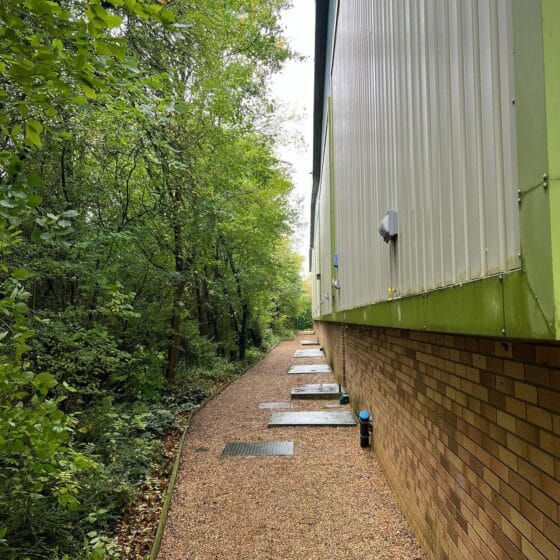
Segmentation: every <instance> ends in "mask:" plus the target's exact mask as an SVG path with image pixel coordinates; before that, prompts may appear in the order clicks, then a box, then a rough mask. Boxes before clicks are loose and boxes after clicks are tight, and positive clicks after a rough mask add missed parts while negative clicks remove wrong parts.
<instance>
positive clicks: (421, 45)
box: [314, 0, 520, 314]
mask: <svg viewBox="0 0 560 560" xmlns="http://www.w3.org/2000/svg"><path fill="white" fill-rule="evenodd" d="M338 10H339V13H338V23H337V30H336V42H335V52H334V59H333V67H332V82H331V83H332V86H331V87H332V92H331V94H332V99H333V114H332V118H333V120H332V126H333V149H334V184H333V185H331V188H334V207H335V232H334V234H335V240H336V247H335V250H336V251H337V253H338V254H339V259H340V267H339V271H338V272H339V281H340V285H341V289H340V292H339V294H338V302H337V309H338V310H342V309H349V308H353V307H357V306H359V305H364V304H368V303H372V302H377V301H382V300H386V299H387V298H388V297H390V296H402V295H407V294H412V293H419V292H423V291H427V290H430V289H434V288H438V287H443V286H447V285H453V284H459V283H462V282H466V281H470V280H473V279H477V278H481V277H484V276H487V275H489V274H493V273H497V272H500V271H507V270H511V269H514V268H517V267H518V266H519V258H518V254H519V251H520V249H519V225H518V208H517V201H516V192H517V177H516V169H517V162H516V146H515V129H514V127H515V105H514V93H513V61H512V56H513V53H512V50H513V48H512V32H511V28H512V26H511V2H510V1H509V0H341V1H340V3H339V8H338ZM324 154H325V156H326V158H327V159H328V149H327V150H325V151H324ZM327 163H328V162H327ZM323 164H324V165H323V167H322V177H321V194H320V198H319V199H318V206H319V210H318V213H317V216H318V217H319V220H318V221H319V222H320V225H319V226H318V227H319V232H316V233H319V235H316V237H315V239H316V243H315V253H317V252H320V253H321V259H320V263H319V262H318V261H317V262H316V265H319V266H320V273H321V277H323V275H325V282H323V281H322V282H321V292H320V295H321V298H323V297H324V293H325V291H326V289H327V288H326V275H327V274H328V275H329V279H328V281H329V284H330V270H331V268H330V266H331V255H330V231H327V228H328V221H329V220H328V214H327V210H328V211H329V212H330V208H329V196H324V194H323V193H324V192H325V190H326V189H327V188H328V175H329V167H328V165H325V161H323ZM390 209H391V210H397V211H398V214H399V237H398V241H397V242H396V243H391V244H389V245H387V244H385V243H384V242H383V240H382V239H381V237H380V236H379V234H378V233H377V226H378V223H379V221H380V220H381V218H382V217H383V216H384V214H385V212H386V211H387V210H390ZM319 240H320V242H319V243H317V241H319ZM318 244H319V245H320V247H319V248H318V247H317V245H318ZM327 252H328V253H329V254H328V259H327V257H326V256H325V255H326V253H327ZM316 272H317V271H314V273H316ZM327 312H329V311H327V310H326V308H325V307H323V308H322V310H321V314H324V313H327Z"/></svg>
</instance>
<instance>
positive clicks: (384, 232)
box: [378, 210, 398, 243]
mask: <svg viewBox="0 0 560 560" xmlns="http://www.w3.org/2000/svg"><path fill="white" fill-rule="evenodd" d="M397 217H398V216H397V213H396V212H395V211H394V210H389V212H387V214H385V217H384V218H383V219H382V220H381V222H380V223H379V229H378V231H379V235H381V237H383V241H385V243H389V241H391V240H392V239H396V238H397V233H398V230H397Z"/></svg>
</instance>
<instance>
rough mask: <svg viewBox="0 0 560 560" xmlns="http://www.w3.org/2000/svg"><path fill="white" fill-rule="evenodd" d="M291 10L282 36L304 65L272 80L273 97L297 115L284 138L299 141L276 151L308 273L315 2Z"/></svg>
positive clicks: (290, 66)
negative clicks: (287, 170) (286, 174)
mask: <svg viewBox="0 0 560 560" xmlns="http://www.w3.org/2000/svg"><path fill="white" fill-rule="evenodd" d="M293 3H294V6H293V7H292V8H291V9H290V10H288V11H286V12H285V13H284V16H283V18H282V22H283V25H284V27H285V34H286V37H287V39H288V41H289V42H290V45H291V47H292V49H293V50H295V51H296V52H298V53H299V54H301V55H303V56H304V57H305V59H304V60H303V61H297V60H294V61H290V62H288V63H287V64H286V66H285V68H284V71H283V72H282V73H281V74H279V75H278V76H276V77H275V79H274V80H273V83H272V85H271V89H272V94H273V96H274V97H275V98H277V99H279V100H280V101H281V102H282V104H283V105H284V106H285V109H286V110H287V111H288V112H290V113H293V114H295V115H299V118H298V119H297V122H288V123H287V124H286V125H285V127H286V132H287V136H289V137H292V138H296V139H297V138H299V139H300V141H299V142H297V141H294V142H292V143H291V144H290V143H286V144H285V145H283V146H279V147H278V155H279V157H280V159H282V160H284V161H286V162H288V163H290V165H291V167H292V169H293V173H292V177H293V181H294V184H295V197H296V198H297V199H300V200H301V204H300V205H299V208H300V220H301V222H302V229H301V233H300V235H298V237H297V240H296V247H295V248H296V250H297V251H298V252H299V253H301V254H302V255H303V256H304V257H305V259H306V262H305V271H307V270H308V268H309V267H308V264H307V257H308V250H309V213H310V204H311V202H310V201H311V188H312V178H311V170H312V146H313V51H314V41H315V0H294V2H293Z"/></svg>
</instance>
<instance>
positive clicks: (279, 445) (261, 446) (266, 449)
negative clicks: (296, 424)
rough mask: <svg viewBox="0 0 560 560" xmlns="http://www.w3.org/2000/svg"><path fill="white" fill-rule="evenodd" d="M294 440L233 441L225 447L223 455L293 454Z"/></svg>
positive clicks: (263, 455) (259, 455)
mask: <svg viewBox="0 0 560 560" xmlns="http://www.w3.org/2000/svg"><path fill="white" fill-rule="evenodd" d="M293 454H294V442H293V441H255V442H242V441H232V442H230V443H228V444H226V446H225V447H224V450H223V451H222V455H227V456H237V457H267V456H291V455H293Z"/></svg>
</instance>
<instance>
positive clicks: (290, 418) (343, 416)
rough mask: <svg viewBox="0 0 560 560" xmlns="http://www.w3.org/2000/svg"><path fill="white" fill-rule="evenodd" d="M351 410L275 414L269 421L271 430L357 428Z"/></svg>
mask: <svg viewBox="0 0 560 560" xmlns="http://www.w3.org/2000/svg"><path fill="white" fill-rule="evenodd" d="M355 425H356V420H355V419H354V415H353V414H352V411H351V410H343V411H338V410H335V411H331V410H313V411H306V412H275V413H274V414H273V415H272V416H271V417H270V420H269V421H268V427H269V428H275V427H280V426H355Z"/></svg>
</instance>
